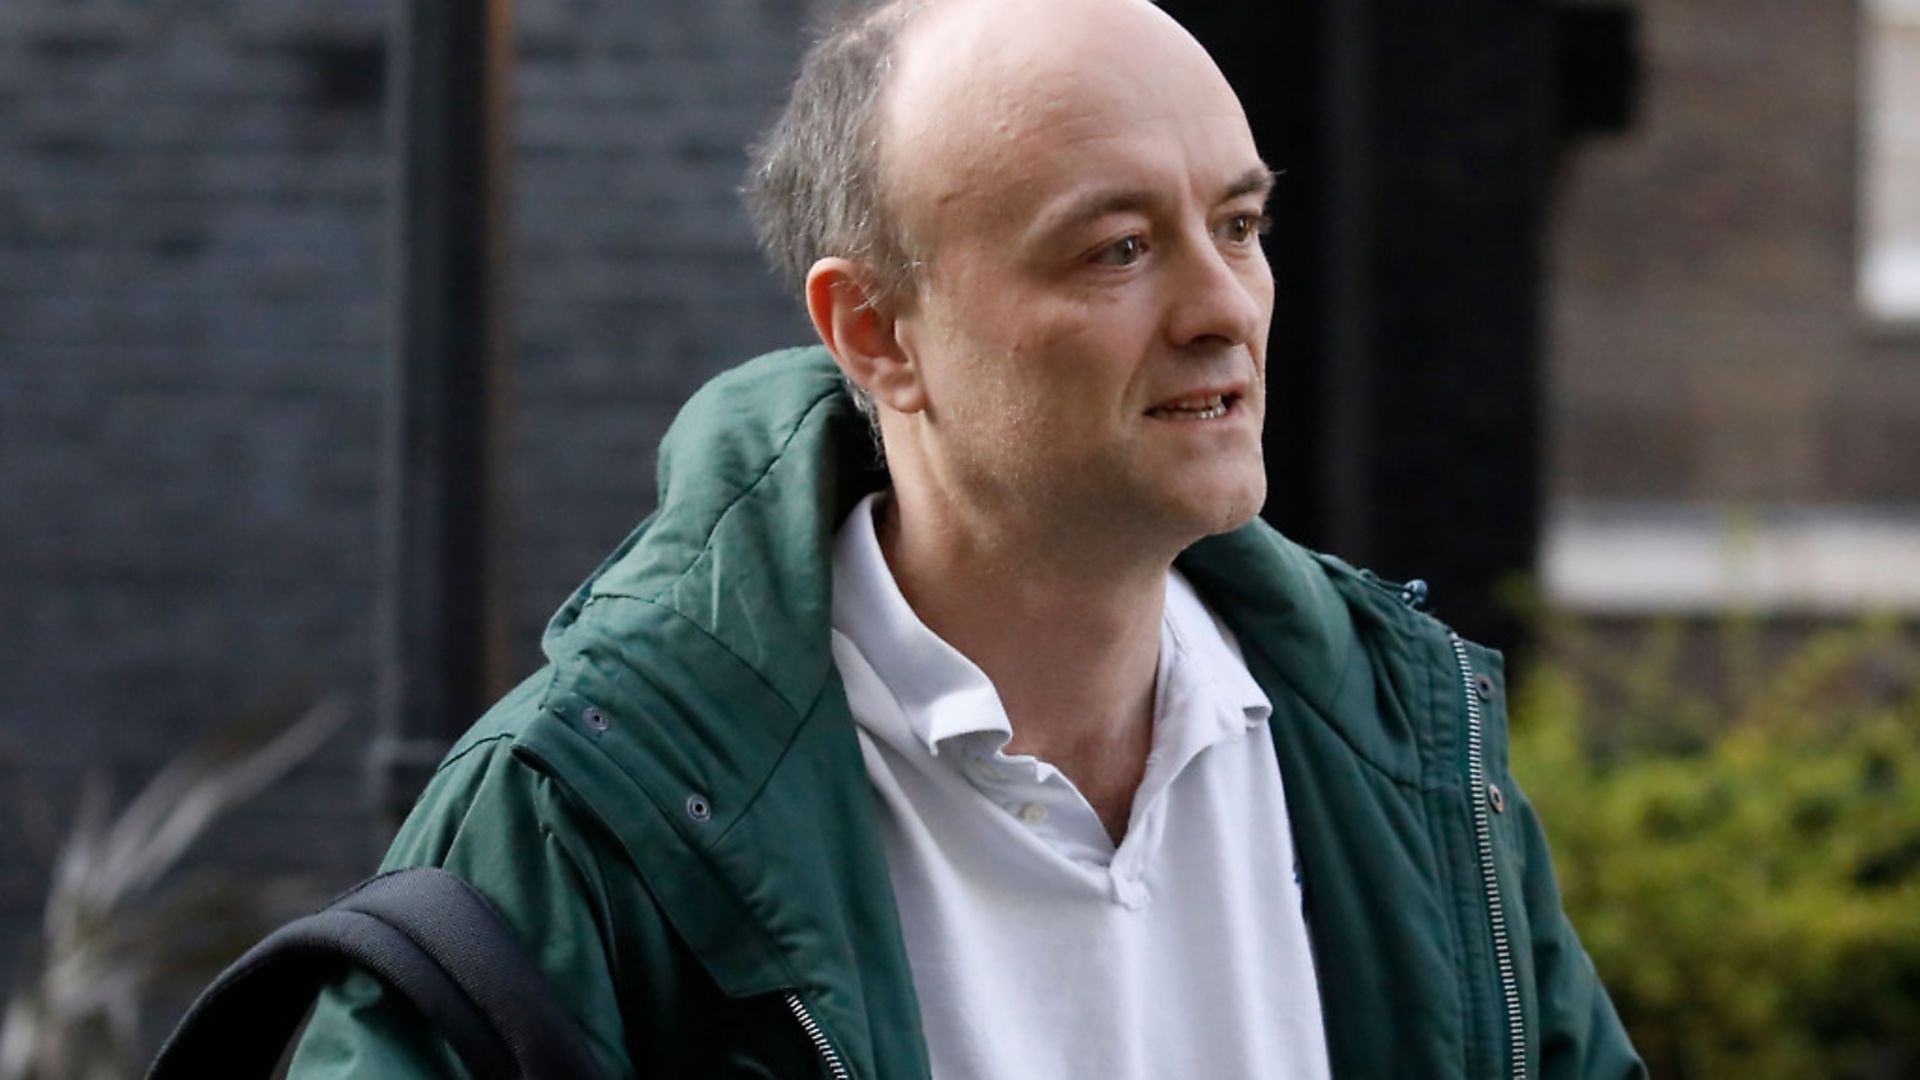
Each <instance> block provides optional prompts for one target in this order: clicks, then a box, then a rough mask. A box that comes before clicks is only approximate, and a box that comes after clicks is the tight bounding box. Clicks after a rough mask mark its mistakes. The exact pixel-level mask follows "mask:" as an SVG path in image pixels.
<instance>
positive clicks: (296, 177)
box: [0, 0, 805, 992]
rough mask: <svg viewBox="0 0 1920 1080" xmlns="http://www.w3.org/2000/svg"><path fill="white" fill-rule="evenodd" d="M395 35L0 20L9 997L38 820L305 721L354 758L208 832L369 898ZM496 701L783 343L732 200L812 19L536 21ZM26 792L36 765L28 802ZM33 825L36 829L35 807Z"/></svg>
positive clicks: (252, 9) (260, 4) (361, 12)
mask: <svg viewBox="0 0 1920 1080" xmlns="http://www.w3.org/2000/svg"><path fill="white" fill-rule="evenodd" d="M387 9H388V5H387V4H386V3H384V2H381V0H328V2H325V3H320V4H313V3H291V2H288V0H178V2H176V3H172V4H168V5H164V6H159V7H156V6H153V5H140V4H133V3H128V2H124V0H121V2H112V0H85V2H82V3H72V2H67V0H9V2H8V3H7V4H5V5H0V492H4V493H5V499H6V509H7V512H6V513H5V514H0V597H4V600H3V601H0V605H3V606H4V610H5V613H6V616H7V617H6V618H4V619H0V785H4V791H3V792H0V992H4V988H5V987H7V986H8V985H10V983H11V981H12V978H13V976H14V974H15V972H16V970H17V969H18V968H19V966H20V964H21V963H22V962H23V955H22V953H21V952H20V950H19V947H18V945H17V943H18V942H19V941H21V940H22V938H23V935H25V934H26V933H28V932H30V931H31V929H32V927H33V925H34V924H35V922H36V920H37V918H38V904H39V897H40V895H41V889H42V887H43V874H42V869H43V867H42V864H41V863H40V862H38V861H37V859H36V856H35V848H36V844H35V843H34V842H32V840H31V837H32V836H33V835H34V834H36V833H39V832H42V831H44V830H42V829H40V828H38V827H36V826H35V824H34V822H35V820H36V816H35V815H36V814H37V812H38V811H37V810H33V809H30V810H29V811H28V812H26V813H25V814H24V815H21V814H16V813H15V808H14V804H16V803H26V804H30V806H32V807H45V808H48V809H50V810H51V812H52V813H53V815H54V817H55V818H56V819H59V818H63V817H64V816H65V814H66V813H67V812H68V811H69V810H70V808H71V803H72V795H73V790H74V783H75V781H76V779H77V777H78V776H80V775H81V774H82V773H83V772H85V771H88V770H92V769H104V770H107V771H109V772H110V773H112V774H113V775H114V776H116V777H117V779H118V781H119V788H120V791H121V793H122V795H123V796H124V795H126V794H128V793H129V792H130V790H131V788H132V787H133V785H135V784H136V783H138V782H139V781H140V780H141V779H143V778H144V776H145V775H146V774H147V773H148V772H150V770H151V769H152V768H153V767H154V765H155V764H156V763H157V762H158V761H159V760H160V759H161V758H162V757H163V756H164V755H166V754H167V753H168V752H170V751H171V750H173V749H175V748H177V747H179V746H180V745H182V744H183V743H184V742H186V741H187V740H189V739H190V738H191V737H192V735H193V734H194V733H196V732H199V731H203V730H207V729H210V728H212V727H215V726H218V725H221V724H224V723H227V722H230V721H232V720H234V719H237V718H240V717H242V716H245V715H253V714H258V713H260V712H263V711H267V712H280V713H286V714H288V715H291V713H292V712H293V711H294V710H297V709H298V708H300V707H301V706H303V705H304V704H306V703H307V702H309V701H311V700H312V699H314V698H316V697H318V696H320V695H322V694H324V693H328V692H333V691H342V692H345V693H346V694H347V695H348V696H349V699H350V700H351V701H352V702H353V704H354V706H355V711H356V715H355V720H354V722H353V727H352V728H351V730H350V731H349V732H348V733H347V735H346V736H345V737H343V739H342V740H340V742H339V743H338V745H336V746H335V747H334V748H332V749H331V750H330V751H329V752H328V753H327V754H325V755H324V756H323V758H322V760H320V761H317V762H315V763H314V764H313V765H311V766H310V767H308V768H307V769H306V770H305V771H304V772H303V773H302V774H301V775H300V776H298V777H296V778H295V780H294V781H293V782H291V783H289V784H287V785H284V786H282V787H281V788H280V789H278V790H276V791H275V792H274V793H273V795H272V796H270V797H268V798H265V799H263V800H261V802H260V803H259V804H258V805H257V806H256V807H254V808H253V809H251V810H250V811H249V812H248V813H246V814H244V815H242V816H240V817H239V818H238V819H237V820H235V821H233V822H231V823H230V824H229V825H228V826H227V827H225V828H224V829H223V830H222V832H221V833H220V835H219V836H218V837H217V838H216V839H215V840H214V846H215V847H217V848H218V849H219V850H220V852H221V855H222V857H223V858H231V859H232V860H233V861H235V862H236V863H237V864H239V865H242V866H244V867H246V868H247V869H248V870H249V872H256V873H264V872H269V871H278V870H287V869H306V870H309V871H312V872H313V873H314V874H316V875H317V877H318V878H319V879H320V880H321V882H322V883H323V884H329V885H330V884H333V883H337V882H341V881H345V880H348V879H351V878H353V877H356V876H359V875H360V874H362V873H364V872H365V871H366V870H367V869H369V868H370V865H371V860H373V859H374V858H375V857H376V856H377V853H378V849H379V841H378V839H377V838H376V837H375V835H374V830H373V827H372V825H371V824H370V823H369V821H368V820H367V818H366V816H365V814H364V811H363V809H362V807H361V804H360V774H359V767H360V762H359V759H358V757H357V755H356V753H355V750H356V749H357V743H358V742H359V740H360V739H362V738H364V737H365V736H366V735H367V733H369V732H370V730H371V727H372V718H371V716H370V714H369V713H368V708H369V707H370V705H371V703H372V700H373V693H372V684H373V669H374V663H375V657H374V642H375V640H376V639H375V636H374V630H375V627H374V624H373V621H372V620H373V617H374V603H375V600H376V588H377V576H378V574H377V570H378V567H377V563H376V559H377V543H378V532H379V522H378V520H377V517H376V512H377V490H376V483H377V477H378V474H379V466H380V445H379V437H380V408H381V405H380V391H381V387H382V385H383V380H384V369H383V364H384V362H385V361H384V356H385V348H386V339H385V333H386V327H387V320H388V314H389V313H388V312H387V310H386V307H385V299H384V294H383V274H384V272H385V268H386V244H387V242H388V235H387V226H388V222H387V219H386V217H385V199H386V183H387V178H388V177H387V170H388V159H387V156H386V153H385V146H384V121H383V118H382V109H383V107H384V103H385V101H384V99H385V88H384V82H385V80H384V78H383V65H384V64H385V46H384V34H385V29H386V19H387ZM519 21H520V44H521V57H520V67H519V70H518V73H517V80H518V81H517V86H518V91H519V100H520V106H521V109H520V115H519V118H518V129H517V134H516V141H517V145H518V149H519V158H518V172H517V174H516V175H515V177H514V181H513V183H514V196H513V204H514V206H515V212H516V214H517V223H516V229H515V245H516V249H517V255H518V258H519V263H518V267H517V273H516V277H515V280H514V288H515V291H516V294H517V301H516V308H515V312H514V318H515V320H516V323H517V330H518V335H519V339H520V342H521V350H520V356H519V359H518V363H517V367H516V370H515V371H514V374H513V394H512V399H513V406H512V409H513V429H512V433H511V443H510V445H511V446H512V448H513V451H512V471H511V474H510V476H509V478H508V479H509V484H510V491H511V493H512V502H513V506H512V518H513V522H514V532H513V545H512V549H511V550H512V575H513V578H512V582H511V589H512V596H513V598H514V604H515V614H514V620H513V627H514V639H513V645H514V654H515V658H516V664H517V666H521V667H525V666H529V665H531V664H532V663H533V662H534V660H535V657H536V655H537V650H536V647H535V646H536V642H537V637H538V633H539V630H540V628H541V626H542V625H543V624H544V622H545V620H546V618H547V616H548V614H549V613H550V612H551V611H552V609H553V608H554V607H556V606H557V605H558V603H559V602H560V601H561V600H562V599H563V598H564V596H565V595H566V593H567V592H568V591H569V590H570V589H571V587H572V586H573V585H574V584H575V583H576V582H577V580H578V579H579V578H580V576H582V575H583V574H584V573H585V572H587V571H588V570H590V569H591V568H592V567H593V565H594V564H595V563H596V562H597V561H598V560H599V558H600V557H601V555H602V554H603V553H604V552H605V551H606V550H607V549H608V548H609V547H611V546H612V545H613V544H614V543H615V542H616V541H617V540H618V539H619V538H620V537H621V536H622V535H623V534H624V533H625V532H626V531H627V529H628V528H629V527H630V526H631V525H632V524H633V523H634V522H635V521H637V520H638V519H639V518H640V517H641V516H642V515H643V514H644V513H645V512H646V511H647V510H648V509H649V508H650V504H651V499H652V493H651V492H652V476H653V448H654V445H655V443H656V442H657V440H658V438H659V436H660V434H661V432H662V430H663V429H664V426H665V423H666V421H667V420H668V419H669V418H670V417H671V416H672V414H673V411H674V410H675V408H676V407H677V405H678V404H679V403H680V402H681V401H682V400H683V399H684V398H685V397H686V395H687V394H688V393H689V392H690V391H691V390H692V389H693V388H694V387H695V386H697V385H698V384H699V383H700V382H701V381H702V380H704V379H705V378H706V377H708V376H709V375H710V374H712V373H713V372H715V371H717V370H719V369H720V368H722V367H724V366H727V365H729V364H731V363H733V362H736V361H738V360H740V359H743V358H745V357H747V356H748V355H751V354H753V353H756V352H759V351H763V350H764V349H766V348H769V347H773V346H775V345H781V344H787V343H791V342H794V341H798V340H801V339H802V335H803V331H804V329H805V327H804V323H803V322H802V321H801V320H800V318H799V316H798V312H797V308H796V307H795V305H794V304H793V302H792V301H791V300H790V299H789V298H787V297H786V296H784V295H783V293H782V290H781V289H780V288H779V287H778V286H777V285H776V284H775V283H774V282H773V281H772V280H771V279H770V278H769V277H768V276H767V275H766V274H765V273H764V272H763V271H762V269H761V267H760V263H759V260H758V257H757V255H756V254H755V252H754V250H753V247H752V242H751V237H750V234H749V231H748V228H747V226H746V223H745V219H744V216H743V215H742V213H741V212H740V211H739V209H738V206H737V200H736V198H735V196H734V194H733V192H734V189H735V188H736V187H737V185H738V182H739V175H740V170H741V167H742V161H743V158H742V151H741V146H742V144H743V143H744V142H745V141H746V140H747V139H748V138H749V136H750V135H751V133H752V132H754V131H755V130H756V129H757V128H758V127H759V126H760V125H762V124H763V123H764V122H765V121H766V120H767V119H768V117H769V115H770V111H771V109H772V108H773V107H774V105H775V103H776V102H777V99H778V98H779V96H780V93H781V91H782V89H783V87H784V84H785V81H786V79H787V78H788V77H789V76H790V72H791V67H792V64H793V62H794V59H795V56H796V55H797V43H798V27H799V24H800V3H799V0H757V2H756V0H710V2H707V3H702V4H683V3H677V2H671V0H629V2H622V3H615V2H611V0H527V2H525V3H523V4H522V5H521V7H520V11H519ZM28 763H31V764H30V767H29V765H28ZM35 793H37V794H35Z"/></svg>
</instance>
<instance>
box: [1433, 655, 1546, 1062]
mask: <svg viewBox="0 0 1920 1080" xmlns="http://www.w3.org/2000/svg"><path fill="white" fill-rule="evenodd" d="M1447 640H1448V643H1449V644H1451V645H1452V646H1453V657H1454V659H1455V660H1456V661H1458V662H1459V665H1460V683H1461V687H1462V689H1464V690H1465V691H1466V699H1467V776H1468V782H1469V783H1470V784H1472V785H1473V794H1472V798H1473V839H1474V843H1475V845H1476V847H1477V849H1478V851H1479V855H1480V882H1481V884H1482V885H1483V886H1484V887H1485V889H1486V893H1487V912H1488V915H1489V917H1490V918H1491V919H1492V923H1493V959H1494V963H1495V964H1496V965H1497V966H1498V967H1499V969H1500V997H1501V1000H1503V1001H1504V1002H1505V1003H1506V1008H1507V1040H1508V1044H1509V1051H1510V1053H1511V1054H1512V1060H1513V1075H1514V1077H1515V1080H1526V1077H1527V1029H1526V1023H1525V1020H1524V1019H1523V1018H1522V1017H1521V1015H1520V983H1519V980H1518V979H1517V978H1515V976H1514V972H1513V948H1512V946H1511V945H1510V944H1509V943H1508V941H1507V916H1506V910H1505V908H1504V907H1503V906H1502V905H1501V902H1500V878H1499V875H1498V874H1497V873H1496V872H1495V871H1494V866H1493V822H1492V820H1491V818H1490V817H1489V816H1488V812H1487V802H1488V799H1489V796H1488V793H1487V766H1486V761H1485V760H1484V751H1485V747H1484V745H1483V743H1482V741H1481V727H1482V718H1481V716H1480V697H1479V694H1478V693H1477V692H1476V691H1475V690H1474V685H1473V663H1472V662H1471V661H1470V660H1468V659H1467V644H1466V642H1465V641H1463V640H1461V638H1460V635H1459V634H1456V633H1452V632H1449V633H1448V635H1447Z"/></svg>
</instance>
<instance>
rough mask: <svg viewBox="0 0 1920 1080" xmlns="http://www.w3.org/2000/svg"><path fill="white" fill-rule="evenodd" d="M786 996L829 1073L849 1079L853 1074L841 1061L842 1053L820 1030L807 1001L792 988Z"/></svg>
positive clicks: (789, 1007) (790, 1008) (794, 1016)
mask: <svg viewBox="0 0 1920 1080" xmlns="http://www.w3.org/2000/svg"><path fill="white" fill-rule="evenodd" d="M786 997H787V1011H788V1012H790V1013H792V1014H793V1018H794V1019H795V1020H798V1021H800V1029H801V1030H802V1031H805V1032H806V1033H807V1041H809V1042H811V1043H813V1049H814V1052H815V1053H817V1054H819V1055H820V1060H821V1062H822V1063H824V1064H825V1065H826V1067H827V1073H828V1074H829V1075H831V1076H832V1077H833V1080H849V1078H850V1076H851V1074H850V1073H848V1072H847V1067H846V1065H845V1064H843V1063H842V1062H841V1061H840V1055H839V1053H837V1052H836V1051H835V1050H834V1049H833V1044H832V1043H829V1042H828V1041H827V1033H826V1032H824V1031H821V1030H820V1024H819V1023H818V1022H817V1021H815V1020H814V1018H813V1014H812V1013H810V1012H808V1011H807V1003H806V1002H804V1001H801V1000H800V995H799V994H798V993H795V992H794V991H792V990H789V991H787V995H786Z"/></svg>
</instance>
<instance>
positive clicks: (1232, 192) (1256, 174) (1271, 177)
mask: <svg viewBox="0 0 1920 1080" xmlns="http://www.w3.org/2000/svg"><path fill="white" fill-rule="evenodd" d="M1279 178H1280V174H1279V173H1276V172H1274V171H1273V170H1272V169H1270V168H1268V167H1267V166H1265V165H1255V166H1254V167H1253V168H1251V169H1248V170H1247V171H1246V172H1243V173H1241V174H1240V176H1239V178H1238V179H1236V180H1234V182H1233V183H1231V184H1228V185H1227V190H1226V193H1225V194H1224V195H1221V196H1220V201H1221V202H1232V201H1233V200H1235V199H1238V198H1240V197H1241V196H1243V195H1258V196H1260V198H1261V199H1262V200H1264V199H1266V197H1267V196H1268V195H1270V194H1272V193H1273V185H1274V184H1275V183H1276V182H1278V180H1279Z"/></svg>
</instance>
